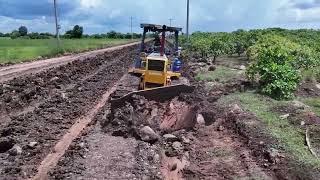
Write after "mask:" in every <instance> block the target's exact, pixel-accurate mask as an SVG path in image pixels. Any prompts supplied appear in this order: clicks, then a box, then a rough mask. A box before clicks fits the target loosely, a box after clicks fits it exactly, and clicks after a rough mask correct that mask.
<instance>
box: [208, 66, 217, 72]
mask: <svg viewBox="0 0 320 180" xmlns="http://www.w3.org/2000/svg"><path fill="white" fill-rule="evenodd" d="M216 69H217V67H216V66H210V67H209V69H208V71H215V70H216Z"/></svg>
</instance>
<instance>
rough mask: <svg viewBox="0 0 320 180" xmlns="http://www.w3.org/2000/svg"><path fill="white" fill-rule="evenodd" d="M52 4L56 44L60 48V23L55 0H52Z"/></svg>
mask: <svg viewBox="0 0 320 180" xmlns="http://www.w3.org/2000/svg"><path fill="white" fill-rule="evenodd" d="M53 5H54V16H55V22H56V38H57V46H58V48H59V49H60V36H59V29H60V25H59V24H58V11H57V0H53Z"/></svg>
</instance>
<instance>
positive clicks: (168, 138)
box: [163, 134, 179, 142]
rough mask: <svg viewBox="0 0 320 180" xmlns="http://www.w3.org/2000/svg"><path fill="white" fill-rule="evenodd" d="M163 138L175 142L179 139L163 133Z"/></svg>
mask: <svg viewBox="0 0 320 180" xmlns="http://www.w3.org/2000/svg"><path fill="white" fill-rule="evenodd" d="M163 138H164V139H165V140H166V141H168V142H175V141H178V140H179V138H178V137H177V136H175V135H173V134H165V135H163Z"/></svg>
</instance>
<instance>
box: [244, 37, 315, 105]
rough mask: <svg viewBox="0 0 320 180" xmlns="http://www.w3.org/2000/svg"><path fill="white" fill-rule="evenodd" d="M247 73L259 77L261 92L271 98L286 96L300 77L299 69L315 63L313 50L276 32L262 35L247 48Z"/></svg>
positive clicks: (250, 77)
mask: <svg viewBox="0 0 320 180" xmlns="http://www.w3.org/2000/svg"><path fill="white" fill-rule="evenodd" d="M247 54H248V56H249V58H250V60H251V63H250V66H249V68H248V69H247V72H246V73H247V76H248V78H249V79H250V80H252V81H259V85H260V88H261V92H262V93H264V94H266V95H268V96H271V97H273V98H275V99H290V98H292V97H293V93H294V91H295V90H296V89H297V86H298V84H299V82H300V80H301V71H303V70H304V69H309V68H313V67H316V66H317V65H318V64H319V62H318V60H317V58H316V56H317V53H316V52H314V51H313V50H312V49H310V48H308V47H306V46H302V45H299V44H297V43H294V42H291V41H289V40H288V39H286V38H284V37H280V36H277V35H266V36H264V37H262V38H261V39H260V40H259V41H258V42H257V43H256V44H255V45H254V46H251V47H250V48H249V50H248V52H247Z"/></svg>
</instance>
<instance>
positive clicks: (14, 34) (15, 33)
mask: <svg viewBox="0 0 320 180" xmlns="http://www.w3.org/2000/svg"><path fill="white" fill-rule="evenodd" d="M18 37H20V33H19V31H17V30H14V31H12V33H11V34H10V38H11V39H17V38H18Z"/></svg>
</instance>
